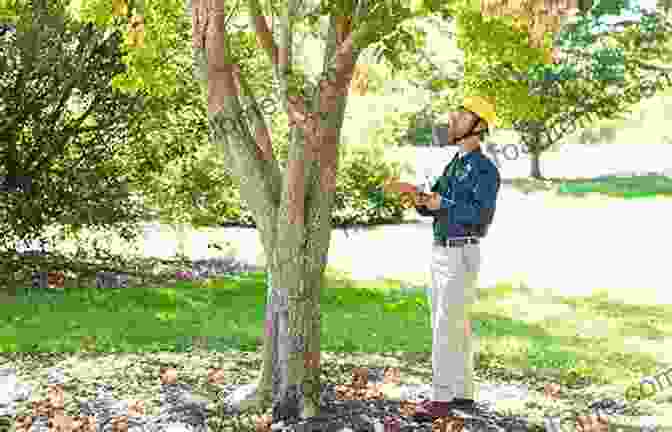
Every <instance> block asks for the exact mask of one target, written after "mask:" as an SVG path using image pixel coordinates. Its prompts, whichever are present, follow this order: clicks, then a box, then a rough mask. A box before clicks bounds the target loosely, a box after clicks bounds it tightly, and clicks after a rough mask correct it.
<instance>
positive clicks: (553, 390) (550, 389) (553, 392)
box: [544, 383, 560, 399]
mask: <svg viewBox="0 0 672 432" xmlns="http://www.w3.org/2000/svg"><path fill="white" fill-rule="evenodd" d="M559 394H560V385H559V384H557V383H549V384H546V385H545V386H544V396H545V397H546V398H548V399H557V398H558V395H559Z"/></svg>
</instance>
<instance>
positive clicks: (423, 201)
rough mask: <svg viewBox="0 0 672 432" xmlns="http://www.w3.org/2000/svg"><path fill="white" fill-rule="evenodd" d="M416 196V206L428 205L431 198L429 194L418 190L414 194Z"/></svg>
mask: <svg viewBox="0 0 672 432" xmlns="http://www.w3.org/2000/svg"><path fill="white" fill-rule="evenodd" d="M414 198H415V205H416V207H421V206H426V205H427V201H428V199H429V194H426V193H424V192H418V193H416V194H414Z"/></svg>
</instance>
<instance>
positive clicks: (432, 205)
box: [425, 192, 441, 210]
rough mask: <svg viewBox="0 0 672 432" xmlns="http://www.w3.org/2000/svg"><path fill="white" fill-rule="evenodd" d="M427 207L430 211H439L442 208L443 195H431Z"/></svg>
mask: <svg viewBox="0 0 672 432" xmlns="http://www.w3.org/2000/svg"><path fill="white" fill-rule="evenodd" d="M426 202H427V204H425V205H426V206H427V208H428V209H430V210H438V209H440V208H441V195H439V194H438V193H436V192H434V193H432V194H431V195H429V198H428V199H427V201H426Z"/></svg>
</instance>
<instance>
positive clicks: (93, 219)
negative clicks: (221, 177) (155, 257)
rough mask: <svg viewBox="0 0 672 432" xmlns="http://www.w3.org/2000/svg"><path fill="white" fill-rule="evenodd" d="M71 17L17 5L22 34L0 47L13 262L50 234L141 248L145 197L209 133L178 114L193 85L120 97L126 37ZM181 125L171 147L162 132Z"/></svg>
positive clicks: (3, 210) (5, 223)
mask: <svg viewBox="0 0 672 432" xmlns="http://www.w3.org/2000/svg"><path fill="white" fill-rule="evenodd" d="M43 6H44V5H43ZM67 6H68V5H67V3H64V2H60V3H59V2H50V3H49V7H48V9H46V8H44V7H43V8H42V9H35V8H32V7H30V6H29V5H26V4H24V3H20V2H19V3H17V4H15V5H13V9H11V10H10V9H6V10H5V11H4V12H3V14H4V15H5V16H7V17H8V19H10V17H11V19H10V21H11V22H13V26H12V29H14V28H16V31H12V32H11V35H12V36H11V37H0V93H1V95H2V97H0V112H1V113H2V114H1V115H0V133H1V134H2V135H3V139H2V140H0V157H1V158H2V164H1V165H0V175H3V174H4V175H5V177H7V182H5V184H4V187H3V191H4V193H2V196H3V199H2V200H1V201H0V202H1V204H0V230H1V233H2V234H0V238H2V240H3V248H5V249H7V250H9V251H10V252H8V253H9V255H6V254H5V253H3V254H4V255H3V256H5V257H9V256H11V253H13V252H12V251H13V250H14V247H15V242H16V241H17V240H35V239H41V240H44V241H46V239H45V228H47V227H53V226H57V227H59V228H62V231H63V233H64V235H66V236H69V237H70V236H73V235H74V236H76V235H77V234H78V233H79V232H80V231H81V229H82V228H84V227H87V228H92V229H98V228H103V229H112V230H114V231H119V232H120V234H121V235H122V237H124V238H125V239H126V240H131V239H134V238H136V237H137V236H138V235H139V232H140V230H138V228H137V227H138V224H139V223H140V222H144V221H146V220H147V219H149V218H150V217H151V213H150V209H149V208H148V206H147V205H145V202H144V201H145V200H144V199H142V198H143V197H142V196H140V194H139V193H138V191H142V190H143V187H145V185H146V184H147V182H148V180H149V179H151V178H153V177H154V176H156V175H158V174H160V173H162V172H163V170H164V168H165V166H166V163H167V161H169V160H171V159H172V158H175V157H180V156H184V155H189V154H191V153H193V152H194V151H195V150H194V148H195V146H194V145H193V141H192V140H189V139H188V137H189V135H193V134H197V133H198V130H199V127H200V128H201V130H203V129H205V131H206V133H207V123H206V122H205V121H204V120H203V117H202V113H197V114H196V115H194V114H193V108H192V113H191V115H189V114H190V113H189V112H188V110H184V109H180V110H178V109H176V107H181V106H182V105H183V104H184V103H185V101H188V100H189V98H191V99H194V98H198V95H194V94H193V92H194V91H195V90H200V86H199V85H198V84H196V83H194V82H193V80H192V79H191V78H190V77H189V76H188V78H189V79H187V80H185V83H184V85H183V86H180V87H177V88H176V89H175V91H173V92H163V93H161V92H155V94H154V95H149V94H148V93H147V92H145V91H144V90H142V89H140V90H134V91H121V90H119V89H116V88H113V86H112V82H113V81H115V80H119V78H120V76H121V75H122V74H124V73H126V71H127V68H128V67H127V65H126V64H125V63H124V61H123V60H124V49H123V43H122V42H123V37H122V33H121V32H120V31H116V30H114V29H112V31H106V30H105V29H99V28H97V27H96V25H95V24H93V23H90V22H89V23H82V22H79V21H78V20H77V19H75V18H74V17H73V16H72V15H71V14H70V13H69V12H68V8H67ZM40 11H46V12H40ZM187 60H190V59H189V58H187ZM188 68H189V73H190V71H191V67H190V65H189V66H188ZM188 84H191V85H192V86H191V88H190V87H189V86H188ZM187 105H188V104H187ZM199 114H200V115H199ZM174 118H177V119H178V120H180V121H182V125H181V126H182V127H183V128H184V129H182V130H179V131H178V132H175V133H174V135H170V136H168V135H166V134H165V131H164V129H165V126H166V125H167V124H171V123H169V122H168V120H170V119H174ZM184 118H186V119H189V120H190V121H191V124H189V122H188V121H187V120H183V119H184ZM194 119H197V120H200V122H201V124H200V125H199V124H198V122H197V121H194ZM172 124H174V122H173V123H172ZM171 132H173V131H171ZM205 136H206V137H207V135H205ZM185 138H187V139H185ZM0 193H1V192H0ZM15 258H16V257H15ZM3 263H9V264H8V265H10V264H11V263H14V264H11V265H13V266H14V270H18V267H17V266H19V264H21V265H22V266H23V267H26V266H29V264H31V263H29V262H28V261H27V260H26V259H23V258H22V261H16V259H14V260H3ZM79 264H82V263H79ZM79 264H77V265H79ZM40 265H42V264H40ZM44 265H45V266H47V265H50V264H46V263H44ZM67 265H68V266H70V265H75V263H68V264H67ZM106 265H107V266H108V269H109V266H110V265H111V263H110V262H109V260H107V263H106ZM54 266H55V267H56V268H55V270H59V271H60V270H63V269H64V267H60V264H59V265H54ZM133 266H134V265H133ZM120 267H121V268H122V271H123V270H128V269H129V268H131V266H130V265H126V266H123V265H121V266H120ZM40 268H41V269H43V268H44V267H40ZM8 274H10V275H11V274H13V270H11V271H7V272H4V271H3V272H2V275H3V282H5V281H4V279H6V276H7V275H8ZM5 285H8V286H9V289H11V290H13V289H14V285H13V284H6V283H3V287H4V286H5ZM10 294H12V295H14V294H15V293H14V292H13V291H12V292H11V293H10Z"/></svg>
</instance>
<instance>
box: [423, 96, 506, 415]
mask: <svg viewBox="0 0 672 432" xmlns="http://www.w3.org/2000/svg"><path fill="white" fill-rule="evenodd" d="M494 120H495V111H494V108H493V107H492V105H491V104H490V103H488V101H486V100H485V99H483V98H479V97H468V98H465V100H464V103H463V106H462V109H461V110H460V111H457V112H451V113H449V117H448V134H447V137H446V138H447V142H442V143H441V144H442V145H459V146H460V148H459V153H458V154H456V155H455V157H454V158H453V160H452V161H451V162H450V163H449V164H448V165H447V166H446V167H445V169H444V172H443V175H442V176H441V177H439V178H438V180H437V181H436V183H435V184H434V186H433V187H432V189H431V192H432V193H431V194H419V195H417V196H416V200H415V208H416V210H417V211H418V213H420V214H421V215H423V216H433V217H434V224H433V231H434V243H433V247H432V264H431V274H432V294H431V306H432V332H433V333H432V369H433V383H432V387H433V396H432V399H433V400H431V401H426V402H424V403H422V404H420V405H419V406H418V407H417V409H416V417H419V418H431V419H436V418H439V417H446V416H450V415H451V412H452V410H453V409H458V410H461V411H467V412H468V411H470V410H472V409H473V407H474V388H473V385H474V384H473V373H474V372H473V352H472V346H471V343H472V340H471V323H470V320H469V318H470V317H469V312H470V309H471V306H472V305H473V303H474V302H475V300H476V287H475V283H476V278H477V275H478V271H479V267H480V249H479V239H480V238H483V237H485V235H486V233H487V231H488V227H489V226H490V224H491V223H492V219H493V215H494V212H495V203H496V201H497V193H498V191H499V186H500V176H499V171H498V170H497V167H496V166H495V164H494V163H493V162H492V161H491V160H490V159H488V158H487V157H486V156H485V155H484V154H483V152H482V151H481V147H480V144H481V139H483V138H484V136H485V135H486V134H487V133H488V132H489V131H488V127H489V126H492V123H493V121H494Z"/></svg>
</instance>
